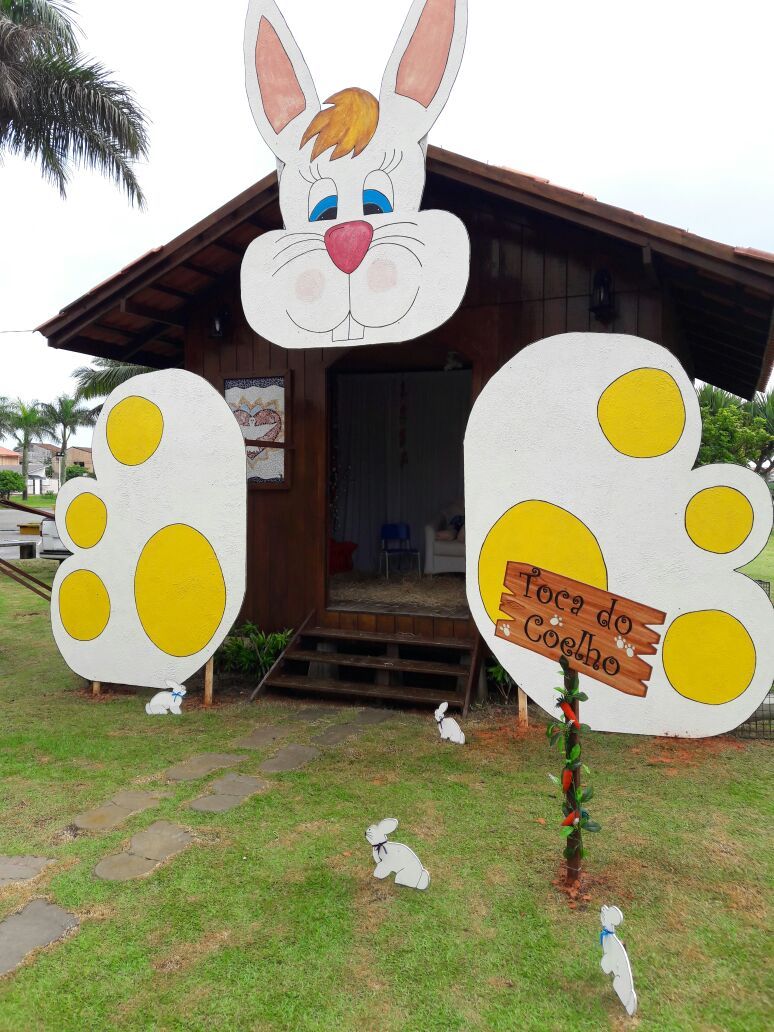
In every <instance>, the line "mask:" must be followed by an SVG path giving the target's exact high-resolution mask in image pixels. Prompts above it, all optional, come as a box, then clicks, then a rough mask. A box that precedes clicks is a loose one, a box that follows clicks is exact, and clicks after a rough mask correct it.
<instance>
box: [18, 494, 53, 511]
mask: <svg viewBox="0 0 774 1032" xmlns="http://www.w3.org/2000/svg"><path fill="white" fill-rule="evenodd" d="M11 501H12V502H18V503H19V505H29V507H30V508H31V509H53V508H54V506H55V505H56V495H55V494H42V495H34V494H30V495H27V501H26V502H25V501H24V499H23V498H22V496H21V495H20V494H12V495H11Z"/></svg>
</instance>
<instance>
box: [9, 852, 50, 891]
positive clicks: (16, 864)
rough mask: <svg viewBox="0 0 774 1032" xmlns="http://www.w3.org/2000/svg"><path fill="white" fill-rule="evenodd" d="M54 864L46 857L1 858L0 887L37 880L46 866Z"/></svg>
mask: <svg viewBox="0 0 774 1032" xmlns="http://www.w3.org/2000/svg"><path fill="white" fill-rule="evenodd" d="M53 862H54V861H53V860H47V859H46V857H44V856H0V886H3V885H10V884H11V882H20V881H30V879H31V878H37V876H38V875H39V874H40V872H41V871H42V870H43V868H44V867H45V866H46V864H52V863H53Z"/></svg>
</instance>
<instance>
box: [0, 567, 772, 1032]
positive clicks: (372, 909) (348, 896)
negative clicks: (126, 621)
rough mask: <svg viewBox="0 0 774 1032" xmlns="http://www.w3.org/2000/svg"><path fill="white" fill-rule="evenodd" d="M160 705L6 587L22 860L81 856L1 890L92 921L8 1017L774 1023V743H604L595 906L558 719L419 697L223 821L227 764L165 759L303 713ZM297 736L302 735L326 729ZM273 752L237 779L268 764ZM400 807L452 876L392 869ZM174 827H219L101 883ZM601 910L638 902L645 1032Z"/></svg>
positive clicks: (5, 841)
mask: <svg viewBox="0 0 774 1032" xmlns="http://www.w3.org/2000/svg"><path fill="white" fill-rule="evenodd" d="M46 565H47V564H43V563H38V564H35V566H34V569H36V570H38V571H40V570H42V569H44V568H45V567H46ZM49 576H50V573H49ZM149 694H150V693H142V692H141V693H140V697H137V696H135V695H128V694H127V695H114V696H107V697H105V698H103V699H101V700H92V699H91V698H90V697H89V695H88V694H87V693H86V692H85V691H84V690H83V684H82V682H79V680H78V679H77V678H76V677H75V676H74V675H73V674H72V673H70V672H69V671H68V670H67V669H66V668H65V666H64V664H63V663H62V661H61V660H60V659H59V656H58V654H57V652H56V649H55V647H54V645H53V643H52V640H51V637H50V634H49V630H48V618H47V612H46V605H45V603H44V602H43V601H42V600H40V599H38V598H37V597H35V596H34V595H32V594H29V593H27V592H25V591H24V590H23V589H22V588H20V587H19V588H17V587H16V586H15V585H13V584H12V583H10V582H8V581H5V582H2V583H0V704H1V705H2V714H3V720H2V722H1V723H0V764H2V777H3V781H2V788H3V792H2V794H0V853H31V854H37V855H43V856H48V857H53V858H55V859H56V861H57V862H56V864H55V865H53V866H52V867H51V868H49V869H48V870H47V871H45V872H44V873H43V875H42V876H41V877H40V879H39V880H38V881H37V882H36V883H34V884H33V885H32V886H29V885H27V886H24V885H11V886H7V887H5V888H0V918H4V917H5V916H7V915H8V914H11V913H13V912H14V911H16V910H18V909H19V908H21V907H22V906H23V905H24V903H25V902H26V901H27V900H29V899H31V898H33V897H37V896H46V897H48V898H50V899H51V900H53V901H55V902H56V903H58V904H60V905H61V906H63V907H66V908H68V909H70V910H72V911H74V912H76V913H77V914H78V915H79V916H80V918H81V926H80V929H79V930H78V932H77V934H75V935H73V936H72V937H71V938H69V939H68V940H66V941H65V942H62V943H58V944H55V945H54V946H52V947H51V948H49V949H47V950H44V951H42V952H41V953H39V954H38V955H37V957H36V958H35V959H33V960H31V961H28V962H27V963H26V964H25V965H24V966H23V967H22V968H21V969H19V970H18V971H16V972H15V973H14V974H11V975H9V976H7V977H5V978H4V979H0V1029H2V1030H3V1032H6V1030H7V1032H28V1030H29V1032H40V1030H42V1032H46V1030H51V1032H53V1030H56V1032H70V1030H72V1032H84V1030H99V1032H103V1030H108V1029H122V1030H124V1029H126V1030H214V1029H223V1030H232V1029H235V1030H253V1029H258V1030H293V1032H298V1030H319V1032H327V1030H336V1032H350V1030H351V1032H355V1030H375V1032H397V1030H401V1032H403V1030H405V1032H409V1030H410V1032H436V1030H437V1032H448V1030H460V1032H462V1030H465V1032H467V1030H471V1029H472V1030H479V1029H481V1030H484V1029H486V1030H488V1029H492V1030H502V1032H506V1030H507V1032H511V1030H518V1032H525V1030H534V1032H547V1030H557V1032H559V1030H561V1032H564V1030H573V1032H576V1030H577V1032H585V1030H588V1032H600V1030H605V1029H627V1028H638V1029H641V1030H643V1032H647V1030H651V1029H652V1030H674V1032H686V1030H690V1032H693V1030H713V1032H716V1030H724V1032H757V1030H761V1032H762V1030H764V1029H767V1028H770V1027H771V995H770V991H771V989H772V965H771V950H770V945H771V941H770V938H769V935H768V931H767V930H768V929H770V928H771V908H770V900H771V887H772V861H771V827H772V817H773V816H774V815H773V814H772V805H771V791H770V784H771V783H770V781H769V782H768V784H767V780H766V771H767V770H768V771H770V769H771V766H770V765H771V757H772V751H771V747H770V745H769V744H767V743H763V742H738V741H736V740H734V739H733V738H724V739H714V740H711V741H709V742H696V743H691V742H679V741H675V740H650V739H646V738H639V737H635V736H614V735H603V734H590V735H589V736H588V740H587V743H586V748H585V757H586V758H587V759H588V762H589V764H590V765H591V766H592V768H593V771H594V774H593V779H592V780H593V783H594V786H595V798H594V802H593V804H592V810H593V814H594V817H595V818H597V819H598V820H599V821H600V822H601V824H602V826H603V831H602V833H601V834H599V835H597V836H588V838H589V841H588V846H589V852H590V857H589V860H588V870H589V872H590V875H591V876H592V880H591V883H590V885H589V886H588V896H589V897H590V898H589V899H588V900H580V901H579V904H578V906H577V908H576V909H571V907H570V906H569V903H568V900H567V898H566V897H565V896H563V895H562V894H560V893H559V892H558V891H557V889H556V888H555V887H554V886H553V885H552V881H553V880H554V879H555V877H556V874H557V870H558V858H559V854H560V848H561V846H560V837H559V834H558V829H557V827H556V825H557V823H558V815H559V814H560V808H559V802H558V800H557V798H556V795H555V792H554V790H553V789H552V787H551V785H550V783H549V781H548V778H547V776H546V775H547V772H548V771H549V770H551V769H552V756H551V754H550V753H549V750H548V748H547V745H546V740H545V738H544V736H543V734H542V729H541V728H539V727H538V728H534V729H531V730H530V732H529V733H527V734H526V735H523V736H519V735H517V734H516V733H514V728H513V720H512V718H511V717H510V716H508V717H506V716H505V715H504V714H503V712H502V711H499V712H498V711H493V710H489V711H486V712H485V713H483V714H481V715H479V716H472V717H471V718H470V719H469V720H468V721H467V722H466V731H467V732H468V735H469V745H467V746H465V747H464V748H456V747H453V746H450V745H445V746H444V745H443V744H442V743H441V742H440V740H439V738H438V735H437V733H436V729H435V725H434V723H433V720H432V715H431V714H430V713H423V714H401V713H397V714H396V716H395V719H394V720H392V721H390V722H389V723H386V724H383V725H381V726H378V727H374V728H370V729H369V730H368V731H366V733H365V734H363V735H362V736H361V737H359V738H356V739H353V740H351V741H350V742H347V743H345V744H343V745H341V746H338V747H337V748H335V749H331V750H328V751H326V752H325V754H324V755H323V756H322V757H321V758H320V759H319V760H317V761H315V762H314V763H312V764H311V765H310V766H309V767H307V768H306V769H305V770H302V771H298V772H294V773H289V774H284V775H277V776H274V777H273V778H272V789H271V791H270V792H269V793H267V794H266V795H263V796H257V797H254V798H253V799H251V800H248V801H247V802H246V803H244V804H243V805H242V806H240V807H239V808H237V809H236V810H233V811H232V812H230V813H226V814H222V815H218V814H204V813H197V812H195V811H192V810H189V809H187V808H186V802H187V801H188V800H190V799H192V798H194V797H195V796H198V795H200V794H201V793H202V792H203V791H204V789H205V786H206V783H207V781H208V780H211V779H204V780H203V781H200V782H195V783H192V784H179V785H172V786H169V785H166V784H165V782H164V780H163V772H164V770H165V769H166V768H167V767H169V766H170V765H171V764H173V763H175V762H177V761H178V760H181V759H184V758H185V757H188V756H190V755H192V754H194V753H198V752H203V751H215V750H217V751H227V750H229V749H230V748H232V743H233V740H234V739H235V738H236V737H237V736H238V735H240V734H242V733H245V732H246V731H247V730H249V729H250V728H252V727H253V726H255V725H256V724H257V723H259V722H264V723H270V722H275V723H276V722H280V721H282V720H284V719H286V718H287V716H288V714H289V712H290V709H291V707H292V706H293V703H292V702H287V701H283V700H278V699H268V700H264V701H261V702H259V703H258V704H257V705H253V706H249V705H247V704H246V703H245V702H239V701H230V702H224V703H222V704H220V705H218V706H217V707H216V708H215V709H214V710H212V711H204V710H203V709H201V708H199V707H198V706H197V699H196V696H195V695H194V696H193V697H189V700H188V704H187V706H186V708H185V709H184V715H183V717H182V718H181V719H173V718H157V719H154V720H151V719H150V718H148V717H146V715H145V713H144V712H143V709H142V705H141V703H142V702H144V701H145V700H146V698H147V695H149ZM336 719H339V720H341V719H344V717H343V715H342V716H339V717H337V718H336ZM297 728H298V734H297V735H295V736H294V738H293V739H291V740H295V741H299V742H306V741H308V739H309V737H310V736H311V734H313V733H314V728H310V727H309V726H307V725H306V724H299V725H297ZM264 755H265V754H264V753H253V754H248V755H247V758H246V760H245V762H244V763H243V764H242V766H241V767H239V768H236V770H238V771H240V772H242V773H253V772H257V768H258V766H259V764H260V762H261V760H262V759H263V756H264ZM215 776H217V775H214V776H213V777H215ZM130 786H142V787H145V788H149V787H159V788H162V787H163V788H166V789H167V790H168V791H169V796H168V798H166V799H165V800H164V801H163V802H162V805H161V806H160V807H159V808H158V809H155V810H149V811H146V812H145V813H144V814H140V815H137V816H135V817H133V818H131V819H130V820H129V821H128V822H127V824H126V825H124V826H123V827H122V828H119V829H117V830H116V831H113V832H110V833H107V834H101V835H94V834H90V835H83V836H80V837H77V838H72V836H71V834H70V833H69V832H68V830H67V828H68V825H69V824H70V822H71V820H72V818H73V817H74V816H75V815H76V814H78V813H80V812H82V811H83V810H85V809H87V808H89V807H91V806H93V805H95V804H98V803H100V802H102V801H104V800H107V799H108V798H109V797H110V796H111V795H112V794H113V793H114V792H115V791H116V790H117V789H119V788H124V787H130ZM386 816H396V817H398V818H399V819H400V822H401V826H400V828H399V830H398V832H397V833H396V835H395V836H393V837H394V838H397V839H398V840H399V841H404V842H406V843H407V844H409V845H410V846H412V847H413V848H414V849H415V850H416V851H417V853H418V854H419V856H420V858H421V859H422V861H423V862H424V864H425V865H426V866H427V867H428V869H429V870H430V872H431V874H432V883H431V885H430V888H429V890H428V891H427V892H425V893H420V892H413V891H412V890H410V889H401V888H399V887H396V886H395V885H394V884H393V882H392V879H390V880H389V881H388V882H378V881H376V880H375V879H374V878H373V876H372V870H373V863H372V859H371V852H370V849H369V848H368V846H367V845H366V842H365V840H364V837H363V833H364V830H365V827H366V825H368V824H370V823H372V822H373V821H375V820H378V819H380V818H382V817H386ZM159 818H165V819H169V820H174V821H176V822H179V823H181V824H182V825H184V826H185V827H186V828H189V829H190V830H191V831H192V832H193V834H194V835H195V836H196V837H197V839H198V843H197V844H196V845H195V846H193V847H191V848H190V849H188V850H187V851H186V852H185V853H183V854H181V855H179V856H177V857H176V858H174V859H172V860H171V861H169V862H168V863H167V864H165V865H163V866H162V867H160V868H159V869H158V870H157V871H156V872H155V873H154V874H153V875H151V876H150V877H148V878H145V879H140V880H136V881H130V882H126V883H107V882H100V881H98V880H96V879H95V878H94V876H93V874H92V869H93V867H94V865H95V864H96V863H97V861H98V860H100V859H101V858H102V857H105V856H107V855H109V854H111V853H114V852H117V851H119V850H120V849H121V848H123V847H124V845H125V844H126V843H128V840H129V837H130V835H131V834H132V833H135V832H137V831H138V830H140V829H142V828H144V827H147V826H148V825H149V824H151V823H152V822H153V821H155V820H157V819H159ZM602 903H616V904H619V905H620V906H621V907H622V909H623V911H624V913H625V916H626V920H625V923H624V926H623V928H622V937H623V938H624V940H625V942H626V943H627V946H628V948H629V951H630V955H631V958H632V962H633V967H634V973H635V980H636V986H637V990H638V993H639V997H640V1014H639V1015H638V1018H637V1019H635V1021H633V1022H630V1021H629V1020H628V1019H626V1016H625V1014H624V1012H623V1010H622V1008H621V1007H620V1005H619V1003H618V1000H617V998H616V997H615V995H614V993H613V991H612V988H611V986H610V984H608V979H607V978H606V977H605V976H603V974H602V973H601V971H600V969H599V956H600V950H599V946H598V935H599V929H600V925H599V916H598V915H599V907H600V905H601V904H602Z"/></svg>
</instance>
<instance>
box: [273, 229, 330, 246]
mask: <svg viewBox="0 0 774 1032" xmlns="http://www.w3.org/2000/svg"><path fill="white" fill-rule="evenodd" d="M291 237H306V238H307V239H312V240H318V239H319V240H322V233H315V232H314V230H311V229H307V230H304V232H302V233H283V234H282V236H281V237H277V243H278V244H281V243H282V242H283V241H284V240H290V238H291Z"/></svg>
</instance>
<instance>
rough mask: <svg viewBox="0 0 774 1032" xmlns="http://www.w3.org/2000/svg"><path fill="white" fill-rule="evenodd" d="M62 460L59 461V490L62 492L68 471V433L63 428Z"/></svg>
mask: <svg viewBox="0 0 774 1032" xmlns="http://www.w3.org/2000/svg"><path fill="white" fill-rule="evenodd" d="M61 451H62V458H61V459H60V460H59V490H60V491H61V490H62V486H63V484H64V482H65V472H66V470H67V431H66V430H65V428H64V427H62V446H61Z"/></svg>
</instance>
